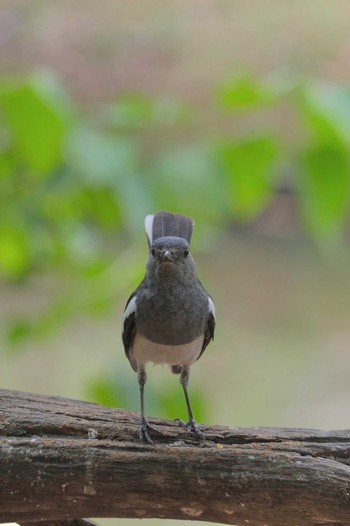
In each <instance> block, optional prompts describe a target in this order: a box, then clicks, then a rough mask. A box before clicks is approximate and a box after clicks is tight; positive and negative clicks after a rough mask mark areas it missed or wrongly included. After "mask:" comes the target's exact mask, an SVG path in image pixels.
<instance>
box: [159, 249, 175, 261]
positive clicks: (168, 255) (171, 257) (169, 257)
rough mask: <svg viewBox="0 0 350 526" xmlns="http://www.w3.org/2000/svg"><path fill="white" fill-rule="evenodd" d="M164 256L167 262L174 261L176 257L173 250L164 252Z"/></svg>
mask: <svg viewBox="0 0 350 526" xmlns="http://www.w3.org/2000/svg"><path fill="white" fill-rule="evenodd" d="M162 256H163V259H166V260H167V261H174V255H173V253H172V252H171V250H164V252H163V254H162Z"/></svg>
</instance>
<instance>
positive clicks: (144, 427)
mask: <svg viewBox="0 0 350 526" xmlns="http://www.w3.org/2000/svg"><path fill="white" fill-rule="evenodd" d="M149 431H154V432H155V433H158V435H163V434H164V433H163V432H162V431H160V429H157V428H156V427H154V426H151V425H150V424H149V423H148V420H147V418H146V417H144V416H141V420H140V440H141V442H144V443H145V444H149V445H150V446H155V443H154V442H153V440H152V439H151V437H150V436H149Z"/></svg>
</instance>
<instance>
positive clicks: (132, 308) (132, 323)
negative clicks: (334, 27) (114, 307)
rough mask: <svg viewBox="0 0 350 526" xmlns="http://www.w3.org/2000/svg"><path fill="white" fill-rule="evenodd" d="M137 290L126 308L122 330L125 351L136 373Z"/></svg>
mask: <svg viewBox="0 0 350 526" xmlns="http://www.w3.org/2000/svg"><path fill="white" fill-rule="evenodd" d="M137 291H138V289H136V290H135V291H134V292H133V293H132V294H131V296H130V298H129V299H128V301H127V304H126V306H125V310H124V314H123V330H122V339H123V344H124V349H125V354H126V357H127V358H128V360H129V362H130V365H131V367H132V368H133V369H134V371H137V363H136V361H135V359H134V357H133V354H132V352H131V349H132V344H133V341H134V338H135V334H136V297H137Z"/></svg>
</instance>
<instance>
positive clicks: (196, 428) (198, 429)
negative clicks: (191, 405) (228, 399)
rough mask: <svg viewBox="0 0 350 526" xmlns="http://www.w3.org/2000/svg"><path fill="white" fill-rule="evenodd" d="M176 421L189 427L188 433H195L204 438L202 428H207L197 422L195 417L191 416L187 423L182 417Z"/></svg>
mask: <svg viewBox="0 0 350 526" xmlns="http://www.w3.org/2000/svg"><path fill="white" fill-rule="evenodd" d="M175 422H176V423H177V424H179V425H180V426H182V427H185V428H186V429H187V433H194V434H195V435H197V437H198V438H201V439H204V438H205V435H204V433H203V431H202V429H205V427H204V426H200V425H199V424H196V422H195V420H194V418H191V419H190V420H189V421H188V422H187V423H186V422H184V421H183V420H181V418H176V420H175Z"/></svg>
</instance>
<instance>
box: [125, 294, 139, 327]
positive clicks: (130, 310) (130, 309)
mask: <svg viewBox="0 0 350 526" xmlns="http://www.w3.org/2000/svg"><path fill="white" fill-rule="evenodd" d="M134 312H136V296H134V297H133V298H131V300H130V301H129V303H128V306H127V307H126V309H125V311H124V314H123V323H124V321H125V320H126V318H128V317H129V316H130V314H133V313H134Z"/></svg>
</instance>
